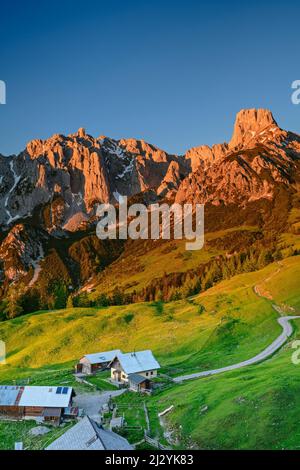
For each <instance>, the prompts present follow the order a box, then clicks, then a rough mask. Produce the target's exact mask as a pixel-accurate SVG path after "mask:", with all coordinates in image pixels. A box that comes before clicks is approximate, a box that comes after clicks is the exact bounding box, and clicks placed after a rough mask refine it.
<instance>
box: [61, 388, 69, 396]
mask: <svg viewBox="0 0 300 470" xmlns="http://www.w3.org/2000/svg"><path fill="white" fill-rule="evenodd" d="M68 390H69V389H68V387H64V388H63V391H62V393H63V394H64V395H66V394H67V393H68Z"/></svg>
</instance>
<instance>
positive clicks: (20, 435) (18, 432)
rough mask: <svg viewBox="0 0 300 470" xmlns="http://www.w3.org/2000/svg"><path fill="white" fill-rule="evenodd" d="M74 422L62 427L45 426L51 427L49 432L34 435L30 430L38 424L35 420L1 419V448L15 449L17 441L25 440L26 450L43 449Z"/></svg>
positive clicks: (24, 446)
mask: <svg viewBox="0 0 300 470" xmlns="http://www.w3.org/2000/svg"><path fill="white" fill-rule="evenodd" d="M73 424H74V423H69V424H66V425H64V426H63V427H60V428H53V427H48V426H45V427H47V428H48V429H49V432H48V433H47V434H44V435H42V436H33V435H32V434H31V433H30V431H31V429H33V428H35V427H37V426H38V425H37V424H36V422H35V421H15V422H14V421H0V450H13V449H14V447H15V442H23V448H24V449H25V450H42V449H44V448H45V447H47V446H48V445H49V444H50V443H51V442H53V441H54V440H55V439H58V437H60V436H61V435H62V434H63V433H64V432H65V431H67V430H68V429H69V428H71V427H72V426H73Z"/></svg>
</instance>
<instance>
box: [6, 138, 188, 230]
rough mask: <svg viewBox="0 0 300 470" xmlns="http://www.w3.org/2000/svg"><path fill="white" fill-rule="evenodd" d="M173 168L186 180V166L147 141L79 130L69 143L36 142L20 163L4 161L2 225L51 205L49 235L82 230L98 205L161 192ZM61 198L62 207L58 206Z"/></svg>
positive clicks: (63, 140)
mask: <svg viewBox="0 0 300 470" xmlns="http://www.w3.org/2000/svg"><path fill="white" fill-rule="evenodd" d="M171 162H178V168H180V171H181V173H182V174H184V175H186V174H187V172H188V168H187V167H186V165H185V160H184V159H182V158H180V157H177V156H174V155H168V154H167V153H166V152H163V151H162V150H160V149H158V148H156V147H154V146H152V145H149V144H147V143H146V142H144V141H140V140H135V139H127V140H124V139H123V140H120V141H116V140H113V139H110V138H108V137H100V138H93V137H92V136H90V135H87V134H86V133H85V130H84V129H79V131H78V132H77V133H75V134H72V135H69V136H67V137H65V136H63V135H60V134H55V135H53V136H52V137H51V138H49V139H47V140H45V141H42V140H33V141H31V142H29V143H28V145H27V147H26V150H25V151H24V152H22V153H21V154H20V155H19V156H17V157H8V158H4V157H0V175H1V178H2V181H1V183H2V184H1V190H0V225H1V226H3V227H6V226H10V225H11V224H12V223H14V222H15V221H17V220H20V219H23V218H26V217H30V216H31V215H32V213H33V211H34V210H35V209H36V208H37V207H39V206H43V205H45V204H50V205H51V218H52V219H55V223H54V222H53V220H51V221H50V226H49V229H51V230H53V229H61V228H63V227H69V226H70V227H71V226H72V229H74V227H75V228H76V224H75V221H76V220H80V221H82V220H83V219H84V220H87V219H89V218H92V217H93V216H94V214H95V207H96V205H97V204H98V203H106V202H116V200H115V197H114V194H116V193H119V194H122V195H127V196H132V195H134V194H137V193H140V192H142V191H147V190H150V189H154V190H157V189H158V187H159V186H160V185H161V183H162V181H163V180H164V178H165V176H166V173H167V171H168V168H169V165H170V163H171ZM57 198H60V201H61V203H60V204H57V203H56V204H55V205H53V200H57Z"/></svg>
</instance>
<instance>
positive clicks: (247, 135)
mask: <svg viewBox="0 0 300 470" xmlns="http://www.w3.org/2000/svg"><path fill="white" fill-rule="evenodd" d="M269 127H274V128H275V129H279V128H278V125H277V122H276V121H275V119H274V117H273V114H272V113H271V111H269V110H268V109H242V110H241V111H240V112H239V113H238V114H237V116H236V120H235V125H234V131H233V135H232V139H231V141H230V143H229V148H231V149H233V148H234V147H238V146H243V147H245V146H246V145H248V144H249V142H250V141H251V140H252V139H254V140H255V138H256V137H257V136H258V135H259V133H261V132H263V131H265V130H266V129H267V128H269Z"/></svg>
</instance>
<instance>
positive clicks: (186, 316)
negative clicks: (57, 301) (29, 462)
mask: <svg viewBox="0 0 300 470" xmlns="http://www.w3.org/2000/svg"><path fill="white" fill-rule="evenodd" d="M299 261H300V256H296V257H291V258H288V259H286V260H283V261H280V263H274V264H272V265H269V266H267V267H266V268H265V269H263V270H261V271H258V272H256V273H249V274H242V275H238V276H236V277H234V278H232V279H231V280H229V281H223V282H221V283H220V284H218V285H217V286H215V287H213V288H212V289H209V290H208V291H206V292H205V293H203V294H200V295H197V296H195V297H193V298H190V299H187V300H182V301H178V302H173V303H167V304H157V303H152V304H150V303H141V304H134V305H130V306H124V307H108V308H102V309H96V308H95V309H91V308H90V309H80V308H79V309H68V310H58V311H54V312H37V313H35V314H32V315H27V316H24V317H20V318H17V319H15V320H10V321H6V322H3V323H1V324H0V338H1V339H3V340H5V341H6V344H7V352H8V358H7V362H8V363H7V365H5V366H1V367H0V383H14V381H16V382H17V383H20V381H23V382H24V383H26V380H27V377H29V378H30V384H36V385H42V384H45V385H47V384H48V385H50V384H52V385H60V384H68V385H69V386H75V387H76V388H78V387H83V388H84V389H85V391H86V388H87V386H84V385H79V384H78V383H75V380H74V377H73V376H72V373H71V372H72V367H73V365H74V363H75V362H76V360H77V359H78V358H79V357H81V356H82V355H83V354H85V353H88V352H95V351H99V350H105V349H109V348H121V349H123V350H124V351H129V350H132V349H145V348H151V349H152V350H153V352H154V353H155V354H156V356H157V358H158V359H159V361H160V362H161V365H162V371H163V372H165V373H167V374H169V375H177V374H182V373H185V372H187V373H188V372H192V371H193V372H196V371H197V370H204V369H209V368H213V367H218V366H226V365H229V364H232V363H234V362H237V361H240V360H241V359H247V358H250V357H252V356H254V355H255V354H256V353H258V352H260V351H261V350H262V349H263V348H264V347H266V346H267V345H268V344H269V343H270V342H271V341H272V340H273V339H274V338H275V337H277V336H278V334H279V333H280V332H281V328H280V327H279V325H278V323H277V321H276V318H277V313H276V312H275V311H274V310H273V308H272V303H274V302H275V303H278V304H280V305H285V307H286V308H287V307H288V306H291V307H293V308H294V309H295V310H296V312H298V309H299V307H300V290H299V283H298V282H297V280H298V279H299V270H300V263H299ZM256 284H258V285H259V287H260V288H263V291H264V292H267V293H268V297H269V299H266V298H260V297H258V296H257V295H256V294H255V293H254V291H253V287H254V285H256ZM294 324H295V327H296V325H297V321H295V322H294ZM299 328H300V325H299V326H298V327H296V332H295V334H294V338H293V339H295V338H300V333H299V331H300V330H299ZM292 352H293V349H292V341H290V342H289V344H287V345H286V346H285V347H284V348H283V349H282V350H281V351H280V352H279V353H277V354H275V355H274V356H273V357H272V358H270V359H269V360H267V361H265V362H264V363H262V364H259V365H255V366H251V367H248V368H245V369H242V370H236V371H233V372H228V373H224V374H221V375H218V376H215V377H208V378H202V379H198V380H194V381H190V382H187V383H184V384H182V385H175V384H173V385H170V386H167V387H166V389H164V390H163V391H160V392H156V393H155V394H154V395H153V396H152V397H146V398H144V397H143V398H141V397H139V396H138V395H135V394H132V393H131V394H130V395H129V394H128V393H126V394H125V395H123V396H121V397H119V398H118V399H117V400H116V401H117V403H118V405H119V411H120V412H124V414H125V418H126V420H127V422H128V425H129V426H131V425H134V426H135V425H138V426H139V425H140V426H141V427H142V428H143V427H145V414H144V408H143V403H144V400H146V405H147V409H148V412H149V418H150V427H151V435H152V437H158V438H159V439H160V441H161V442H162V443H164V444H165V443H166V437H165V436H164V431H166V429H165V430H164V429H163V428H162V426H161V425H160V423H159V421H158V416H157V413H158V412H159V411H162V410H164V409H165V408H167V407H169V406H170V405H174V409H173V410H172V411H171V413H170V414H169V415H168V416H167V418H166V420H165V422H166V426H167V430H168V432H171V436H172V442H173V447H175V448H201V449H221V448H222V449H232V448H234V449H254V448H256V449H263V448H270V449H278V448H287V449H291V448H294V449H296V448H299V447H300V444H299V442H300V424H299V419H298V417H299V410H300V395H299V385H300V373H299V370H300V369H298V367H300V366H295V365H294V364H292V362H291V354H292ZM91 381H94V382H95V385H97V386H98V387H99V388H100V389H101V387H103V389H106V388H105V387H106V386H108V384H107V382H106V381H105V377H97V378H93V379H91ZM129 405H130V406H129ZM133 423H134V424H133ZM6 425H7V423H3V422H2V423H0V441H1V438H3V444H2V445H4V446H5V448H9V447H11V445H12V438H13V439H14V440H17V438H18V436H19V435H20V436H22V433H24V432H25V434H26V433H27V428H26V426H28V429H29V426H30V425H29V424H28V423H24V426H23V423H12V424H11V427H9V432H7V438H6V437H4V436H6V431H5V429H6V428H5V426H6ZM9 426H10V425H9ZM141 434H142V432H140V431H139V430H136V429H135V430H133V431H131V433H129V439H130V440H131V442H133V441H134V440H137V438H140V437H141V436H140V435H141ZM26 435H27V434H26ZM10 436H12V437H10ZM13 436H15V437H13ZM47 436H49V434H48V435H47ZM47 436H45V437H44V438H46V437H47ZM44 438H34V439H36V441H35V443H33V442H31V441H30V442H29V444H28V446H29V447H30V446H33V445H36V446H37V447H35V448H38V446H43V442H40V443H39V442H38V440H39V439H40V440H41V441H42V439H44ZM21 440H22V439H21ZM24 440H25V438H24ZM30 448H31V447H30Z"/></svg>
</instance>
